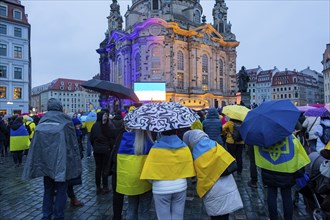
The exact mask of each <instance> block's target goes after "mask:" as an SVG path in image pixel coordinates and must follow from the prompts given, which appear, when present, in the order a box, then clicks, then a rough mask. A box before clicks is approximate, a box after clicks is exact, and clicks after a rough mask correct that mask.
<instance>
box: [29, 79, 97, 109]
mask: <svg viewBox="0 0 330 220" xmlns="http://www.w3.org/2000/svg"><path fill="white" fill-rule="evenodd" d="M83 82H85V81H82V80H75V79H63V78H58V79H55V80H53V81H52V82H50V83H47V84H45V85H41V86H37V87H34V88H33V89H32V97H31V106H32V108H34V109H35V111H36V112H44V111H47V101H48V100H49V99H50V98H56V99H58V100H60V101H61V102H62V104H63V110H64V112H66V113H70V112H87V111H89V110H92V109H94V108H97V107H98V106H99V93H97V92H94V91H90V90H86V89H84V88H83V87H81V86H80V84H81V83H83Z"/></svg>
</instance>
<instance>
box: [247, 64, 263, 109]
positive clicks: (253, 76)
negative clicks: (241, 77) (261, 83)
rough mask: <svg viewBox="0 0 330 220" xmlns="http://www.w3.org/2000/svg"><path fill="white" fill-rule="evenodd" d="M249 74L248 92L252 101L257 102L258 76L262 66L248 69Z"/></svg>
mask: <svg viewBox="0 0 330 220" xmlns="http://www.w3.org/2000/svg"><path fill="white" fill-rule="evenodd" d="M245 71H246V73H247V75H248V76H249V82H248V89H247V92H249V93H250V103H252V104H253V103H256V97H257V95H256V94H257V76H258V74H259V73H260V72H261V71H262V68H261V67H260V66H258V67H257V68H254V69H246V70H245Z"/></svg>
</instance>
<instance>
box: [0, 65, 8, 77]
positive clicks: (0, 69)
mask: <svg viewBox="0 0 330 220" xmlns="http://www.w3.org/2000/svg"><path fill="white" fill-rule="evenodd" d="M0 78H7V67H6V66H0Z"/></svg>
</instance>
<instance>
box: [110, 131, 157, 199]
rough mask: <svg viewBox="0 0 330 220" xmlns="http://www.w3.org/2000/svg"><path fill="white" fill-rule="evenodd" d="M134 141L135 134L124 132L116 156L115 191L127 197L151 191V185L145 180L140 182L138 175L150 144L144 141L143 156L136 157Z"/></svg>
mask: <svg viewBox="0 0 330 220" xmlns="http://www.w3.org/2000/svg"><path fill="white" fill-rule="evenodd" d="M134 140H135V132H125V133H124V134H123V136H122V139H121V142H120V146H119V149H118V154H117V188H116V191H117V192H118V193H121V194H124V195H129V196H133V195H140V194H142V193H145V192H147V191H149V190H151V184H150V183H149V182H148V181H147V180H140V175H141V171H142V168H143V165H144V162H145V160H146V159H147V154H148V153H149V150H150V148H151V146H152V143H151V142H150V141H149V140H146V143H145V148H144V152H143V154H142V155H136V154H135V152H134Z"/></svg>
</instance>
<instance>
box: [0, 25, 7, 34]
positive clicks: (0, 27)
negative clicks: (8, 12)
mask: <svg viewBox="0 0 330 220" xmlns="http://www.w3.org/2000/svg"><path fill="white" fill-rule="evenodd" d="M0 34H7V25H5V24H0Z"/></svg>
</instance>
